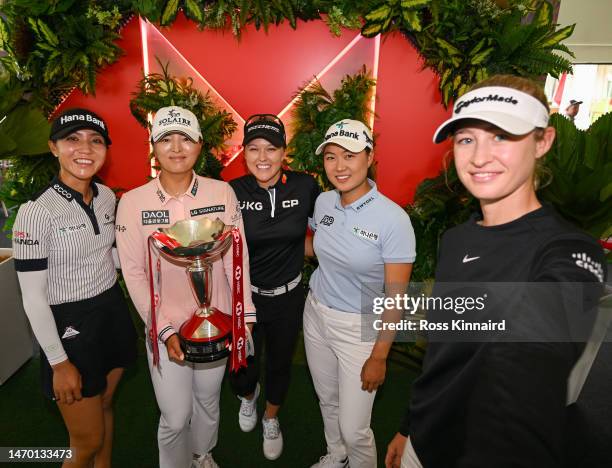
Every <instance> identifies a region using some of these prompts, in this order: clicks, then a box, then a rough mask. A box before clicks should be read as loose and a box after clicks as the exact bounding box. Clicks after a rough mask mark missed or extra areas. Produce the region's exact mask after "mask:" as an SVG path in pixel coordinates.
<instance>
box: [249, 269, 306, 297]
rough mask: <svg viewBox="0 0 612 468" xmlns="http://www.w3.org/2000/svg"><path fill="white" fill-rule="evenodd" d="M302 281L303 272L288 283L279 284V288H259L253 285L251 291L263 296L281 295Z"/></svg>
mask: <svg viewBox="0 0 612 468" xmlns="http://www.w3.org/2000/svg"><path fill="white" fill-rule="evenodd" d="M300 281H302V273H300V274H299V275H297V278H295V279H294V280H291V281H289V282H288V283H287V284H283V285H282V286H279V287H278V288H274V289H263V288H258V287H257V286H253V285H251V291H252V292H254V293H255V294H260V295H262V296H280V295H281V294H285V293H288V292H289V291H291V290H292V289H294V288H295V287H296V286H297V285H298V284H300Z"/></svg>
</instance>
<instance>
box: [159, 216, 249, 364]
mask: <svg viewBox="0 0 612 468" xmlns="http://www.w3.org/2000/svg"><path fill="white" fill-rule="evenodd" d="M206 221H208V220H201V221H199V222H198V221H194V220H188V221H181V222H179V223H183V225H182V226H179V227H177V228H175V229H176V230H178V232H174V234H179V235H180V234H181V232H183V233H184V232H185V228H187V229H186V231H187V232H194V226H193V225H192V226H185V223H196V224H197V223H205V222H206ZM216 222H218V223H220V225H221V226H223V223H222V222H221V221H219V220H217V221H216ZM179 223H176V224H175V225H174V226H177V225H179ZM200 227H201V226H198V228H200ZM206 228H210V229H213V228H219V226H218V225H217V226H213V227H210V226H206ZM172 229H173V228H169V229H168V230H166V229H164V230H158V231H156V232H154V233H152V234H151V236H150V237H149V245H148V247H149V252H148V253H149V286H150V290H151V321H150V330H149V339H150V340H151V349H152V352H153V365H154V366H157V365H158V363H159V345H158V336H157V310H158V307H157V306H158V304H159V301H158V300H157V299H158V298H159V294H158V293H156V286H157V282H156V281H155V277H154V274H153V273H154V272H153V259H152V253H151V250H152V247H155V248H156V249H157V250H159V251H161V252H163V253H164V254H165V255H167V256H170V257H172V258H173V259H174V260H175V261H177V260H178V261H180V262H181V263H182V264H185V265H186V266H187V267H188V268H187V273H188V276H189V278H190V280H191V287H192V290H193V292H194V295H195V297H196V300H197V301H198V309H196V311H195V312H194V314H193V315H192V316H191V318H190V319H188V320H187V321H185V322H184V323H183V324H182V325H181V327H180V330H179V333H178V335H179V339H180V340H181V347H182V348H183V351H184V352H185V359H186V360H188V361H192V362H209V361H214V360H217V359H221V358H223V357H225V356H227V355H228V354H229V353H230V348H231V358H230V370H231V371H232V372H236V371H238V370H239V369H240V368H242V367H246V332H245V328H244V327H245V322H244V288H243V284H242V279H243V264H242V262H243V255H242V249H243V246H242V236H241V235H240V231H239V230H238V228H236V227H232V229H231V230H227V229H226V230H225V232H222V233H218V235H214V236H213V237H214V238H213V240H210V241H208V242H207V241H205V240H203V241H197V242H195V243H194V242H191V243H188V242H187V241H185V239H183V241H184V242H185V244H188V245H185V244H181V243H180V242H178V241H177V240H176V239H175V238H173V237H171V235H168V234H167V233H166V232H164V231H170V234H172V231H171V230H172ZM181 229H183V231H181ZM230 236H231V241H232V247H233V248H232V280H231V283H232V315H231V317H230V316H228V315H226V314H224V313H223V312H221V311H219V310H218V309H216V308H215V307H213V306H211V305H210V297H209V295H210V284H211V281H212V275H211V273H212V271H211V270H212V264H211V263H210V262H207V261H206V259H208V258H210V257H212V256H214V255H215V253H216V252H222V251H223V249H224V248H225V247H224V246H227V245H228V244H229V241H230V239H229V237H230ZM157 268H158V272H157V273H158V275H159V274H160V271H159V269H160V265H159V260H158V265H157ZM230 321H231V323H230ZM211 327H212V328H213V329H214V330H215V331H214V333H210V330H211ZM230 330H231V334H232V337H231V346H230V341H229V336H227V335H228V334H229V332H230ZM207 332H208V333H209V334H208V335H206V333H207ZM203 334H204V335H205V336H202V335H203Z"/></svg>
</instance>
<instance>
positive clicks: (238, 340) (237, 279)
mask: <svg viewBox="0 0 612 468" xmlns="http://www.w3.org/2000/svg"><path fill="white" fill-rule="evenodd" d="M231 232H232V238H233V249H232V250H233V255H232V256H233V263H234V265H233V266H234V268H233V270H234V271H233V274H234V279H233V288H232V318H233V321H232V358H231V363H230V370H231V371H232V372H237V371H238V370H240V369H241V368H242V367H246V353H245V351H246V341H245V340H246V333H245V331H244V326H245V325H244V291H243V288H242V236H241V235H240V231H239V230H238V228H236V227H235V228H233V229H232V231H231Z"/></svg>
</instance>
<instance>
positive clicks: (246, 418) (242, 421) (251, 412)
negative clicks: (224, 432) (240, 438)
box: [238, 384, 259, 432]
mask: <svg viewBox="0 0 612 468" xmlns="http://www.w3.org/2000/svg"><path fill="white" fill-rule="evenodd" d="M258 396H259V384H257V387H255V394H254V395H253V398H252V399H251V400H248V399H247V398H245V397H241V396H239V397H238V398H239V399H240V401H241V403H240V411H238V424H239V425H240V429H242V432H251V431H252V430H253V428H254V427H255V425H256V424H257V397H258Z"/></svg>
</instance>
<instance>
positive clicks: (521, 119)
mask: <svg viewBox="0 0 612 468" xmlns="http://www.w3.org/2000/svg"><path fill="white" fill-rule="evenodd" d="M467 119H475V120H483V121H485V122H489V123H491V124H493V125H495V126H496V127H499V128H501V129H502V130H505V131H506V132H508V133H510V134H511V135H526V134H527V133H529V132H531V131H532V130H533V129H534V128H546V127H547V126H548V109H546V106H544V104H542V103H541V102H540V101H539V100H538V99H536V98H534V97H533V96H531V95H529V94H527V93H524V92H522V91H518V90H516V89H514V88H508V87H505V86H486V87H484V88H478V89H475V90H473V91H470V92H468V93H465V94H464V95H463V96H461V97H460V98H459V100H458V101H457V103H456V104H455V107H454V109H453V115H452V117H451V118H450V119H448V120H447V121H446V122H444V123H443V124H442V125H440V126H439V127H438V129H437V130H436V133H435V134H434V137H433V141H434V143H441V142H443V141H444V140H446V138H447V137H448V136H449V135H450V134H452V133H453V131H454V130H455V128H456V126H457V124H456V122H458V121H460V120H467Z"/></svg>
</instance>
